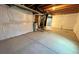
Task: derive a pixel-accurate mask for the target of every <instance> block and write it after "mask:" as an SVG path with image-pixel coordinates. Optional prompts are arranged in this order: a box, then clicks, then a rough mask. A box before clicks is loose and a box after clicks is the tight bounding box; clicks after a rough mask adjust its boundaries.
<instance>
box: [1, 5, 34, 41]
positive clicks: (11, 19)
mask: <svg viewBox="0 0 79 59" xmlns="http://www.w3.org/2000/svg"><path fill="white" fill-rule="evenodd" d="M32 24H33V14H32V12H30V11H27V10H22V9H20V8H17V7H9V6H7V5H0V40H3V39H6V38H10V37H14V36H18V35H21V34H25V33H28V32H32V31H33V26H32Z"/></svg>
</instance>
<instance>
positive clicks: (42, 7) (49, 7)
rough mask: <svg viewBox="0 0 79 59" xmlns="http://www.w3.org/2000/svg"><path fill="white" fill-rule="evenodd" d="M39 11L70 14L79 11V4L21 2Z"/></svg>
mask: <svg viewBox="0 0 79 59" xmlns="http://www.w3.org/2000/svg"><path fill="white" fill-rule="evenodd" d="M21 5H24V6H26V7H29V8H31V9H33V10H36V11H39V12H41V13H49V14H53V15H54V14H70V13H78V12H79V4H21Z"/></svg>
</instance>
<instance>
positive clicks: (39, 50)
mask: <svg viewBox="0 0 79 59" xmlns="http://www.w3.org/2000/svg"><path fill="white" fill-rule="evenodd" d="M59 32H60V31H58V32H57V31H54V30H53V31H45V32H31V33H28V34H23V35H20V36H16V37H13V38H9V39H6V40H3V41H0V53H1V54H62V53H63V54H66V53H68V54H72V53H79V48H78V47H79V45H78V44H77V42H76V40H73V39H72V38H71V39H70V37H68V35H62V34H61V33H59ZM62 33H63V32H62ZM68 33H69V32H68Z"/></svg>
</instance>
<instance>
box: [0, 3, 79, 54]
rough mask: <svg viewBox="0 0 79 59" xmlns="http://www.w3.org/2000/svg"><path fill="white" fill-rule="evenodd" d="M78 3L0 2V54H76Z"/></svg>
mask: <svg viewBox="0 0 79 59" xmlns="http://www.w3.org/2000/svg"><path fill="white" fill-rule="evenodd" d="M78 53H79V4H2V5H0V54H78Z"/></svg>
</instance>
